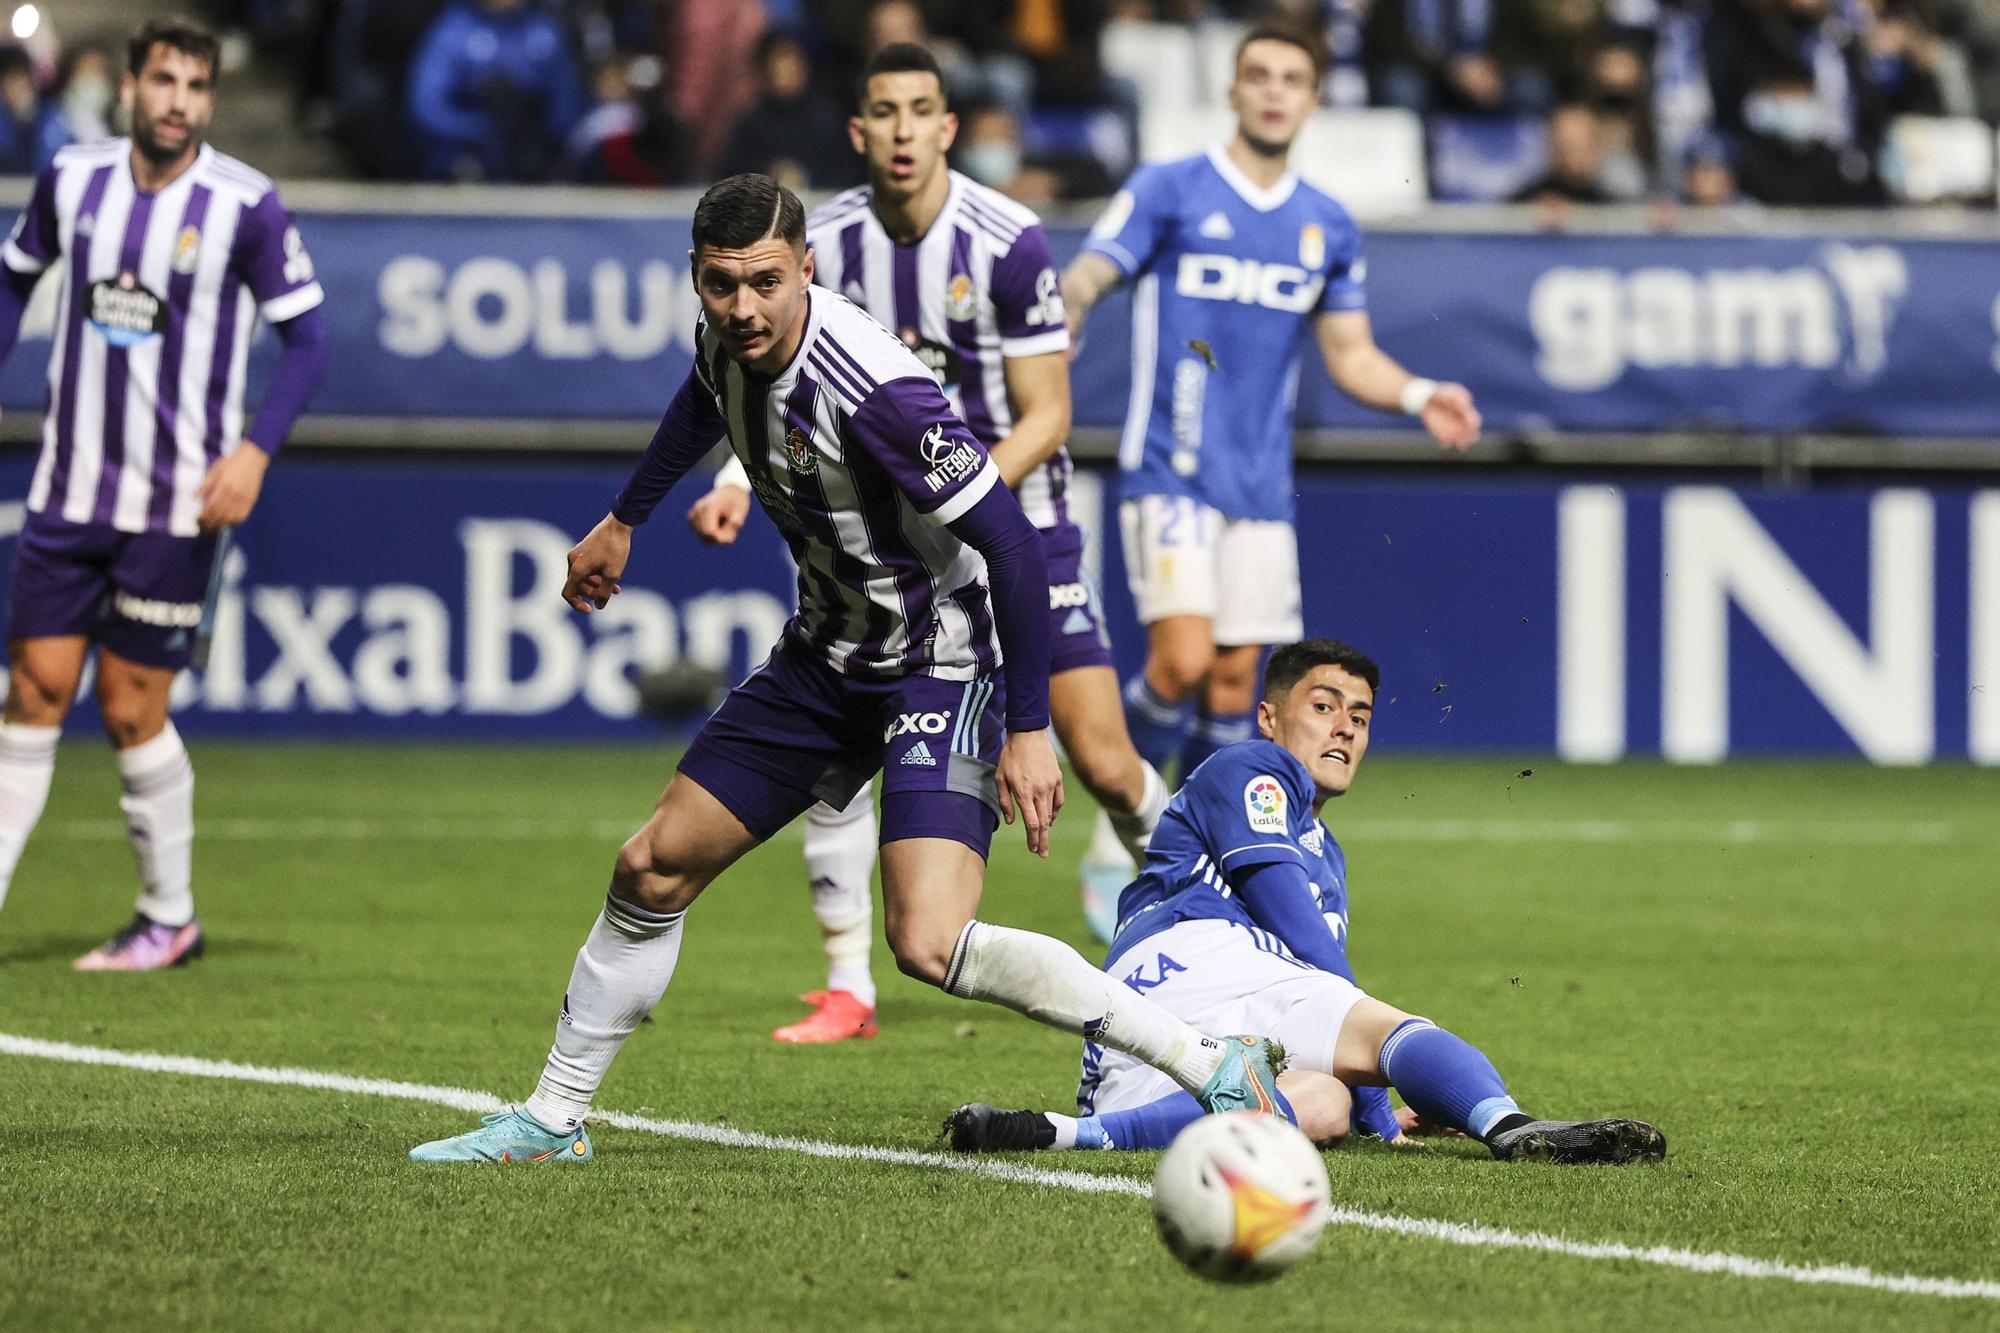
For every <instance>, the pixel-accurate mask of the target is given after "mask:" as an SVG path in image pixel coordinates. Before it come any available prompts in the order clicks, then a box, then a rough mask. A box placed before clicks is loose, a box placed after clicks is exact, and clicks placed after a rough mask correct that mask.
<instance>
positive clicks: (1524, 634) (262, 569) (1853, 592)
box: [0, 458, 2000, 763]
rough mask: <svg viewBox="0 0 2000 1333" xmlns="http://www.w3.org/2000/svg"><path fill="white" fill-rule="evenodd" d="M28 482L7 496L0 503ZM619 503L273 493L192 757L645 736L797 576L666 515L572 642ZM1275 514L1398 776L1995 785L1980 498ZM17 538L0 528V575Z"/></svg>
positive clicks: (200, 699)
mask: <svg viewBox="0 0 2000 1333" xmlns="http://www.w3.org/2000/svg"><path fill="white" fill-rule="evenodd" d="M27 472H28V468H27V464H26V462H25V461H23V460H21V459H19V458H14V459H9V460H7V461H6V462H4V463H0V494H4V495H20V494H21V493H23V491H24V489H25V487H26V482H27ZM623 472H624V469H623V468H622V467H620V466H617V465H615V464H611V465H607V464H588V465H584V464H555V463H550V464H525V463H514V464H507V465H494V464H490V463H484V464H475V463H471V462H457V463H454V462H425V463H412V464H388V463H380V462H365V463H364V462H360V461H333V462H320V461H309V460H304V459H289V460H284V461H282V462H281V463H280V465H279V466H278V467H277V468H275V469H274V470H273V472H272V474H271V478H270V481H269V484H268V486H267V488H266V492H265V498H264V500H263V502H262V505H261V506H260V508H259V509H258V512H257V515H256V517H255V518H254V520H253V521H252V522H251V524H250V525H249V526H248V528H247V529H246V530H245V532H244V533H243V535H242V539H241V541H240V543H239V546H238V553H237V555H236V556H235V557H234V558H233V559H232V561H231V564H230V570H229V579H228V584H227V593H226V596H225V599H224V602H223V614H222V616H221V617H220V621H219V630H218V634H217V637H216V640H215V646H214V652H213V656H212V658H211V662H210V667H209V670H208V672H207V673H206V675H205V676H204V677H202V678H201V679H199V680H197V679H195V678H193V677H192V676H185V677H183V679H182V682H181V686H180V696H179V704H180V708H181V712H180V716H181V718H182V719H183V726H184V728H185V729H186V730H187V731H188V732H189V733H190V734H205V735H263V736H304V735H317V736H426V737H453V738H506V737H549V738H556V737H560V738H566V739H577V740H608V739H617V738H631V737H642V738H643V737H650V736H653V735H655V734H657V733H656V730H655V728H654V727H653V725H652V724H651V723H648V722H646V721H644V720H635V719H634V718H633V716H632V714H633V711H634V706H635V702H636V701H635V698H634V695H633V691H632V689H631V687H630V685H629V683H628V677H627V673H628V670H629V669H630V668H631V667H632V666H633V665H635V664H660V663H665V662H670V661H673V660H676V659H680V658H686V659H688V660H691V661H696V662H701V663H705V664H708V665H713V666H717V667H719V668H721V669H723V670H725V671H727V672H729V673H731V674H732V677H733V676H736V675H740V674H741V673H742V672H743V671H745V670H746V669H747V668H748V666H749V664H750V663H752V662H754V661H756V660H759V659H760V658H761V656H762V654H763V652H764V651H765V649H766V648H767V647H768V645H769V644H770V643H771V642H772V641H773V640H774V638H775V636H776V634H777V632H778V629H779V627H780V626H781V625H782V623H783V621H784V619H785V617H786V615H787V614H788V613H789V610H790V606H791V596H792V592H791V583H790V572H789V569H788V567H787V562H786V558H785V556H784V553H783V548H782V546H781V544H780V543H779V541H778V539H777V537H776V534H775V533H774V532H773V531H772V529H771V528H770V526H769V525H768V524H767V523H765V522H764V521H763V519H762V518H761V517H758V518H755V519H753V521H752V524H751V526H750V527H749V528H748V529H747V530H746V532H745V534H744V536H743V538H742V539H741V540H740V541H739V542H738V543H737V544H736V545H735V546H734V547H730V548H724V549H721V550H710V549H705V548H703V547H701V546H700V545H699V544H698V543H696V542H695V540H694V539H693V537H692V536H691V535H690V534H689V533H688V532H687V530H686V528H685V526H684V525H683V524H682V523H681V522H680V521H679V518H678V516H679V514H680V513H681V512H682V511H683V509H684V501H686V500H688V499H691V498H692V492H689V493H688V494H686V495H681V496H676V497H672V498H670V499H669V501H668V503H667V504H666V505H664V506H663V507H662V509H661V511H660V515H659V517H658V518H656V519H655V521H654V522H653V523H652V524H651V525H649V526H648V527H647V528H646V529H644V530H643V531H642V532H641V534H640V537H639V540H638V543H637V548H636V555H635V559H634V564H633V568H632V571H631V572H630V574H629V576H628V577H627V579H626V587H627V589H628V591H627V592H626V593H625V594H624V595H623V596H622V597H620V598H619V599H618V600H617V601H615V602H614V603H613V608H612V610H611V612H609V613H607V614H599V615H593V616H591V617H588V618H585V617H582V616H577V615H575V614H573V613H571V612H569V611H568V610H567V609H566V608H565V607H564V606H563V605H562V603H561V602H560V600H559V599H558V598H557V595H556V594H557V589H558V588H559V587H560V585H561V582H562V573H563V556H564V552H565V551H566V550H567V548H568V547H569V545H570V544H571V542H572V541H573V540H574V539H575V537H576V536H577V535H580V534H581V533H582V532H584V531H585V530H586V529H587V528H588V527H589V526H590V524H592V523H593V522H595V521H596V519H597V518H598V517H600V516H601V515H602V514H603V512H604V510H605V508H606V506H607V504H608V502H609V498H610V496H611V495H612V493H613V492H614V491H615V490H616V488H617V486H618V484H619V483H620V482H621V481H622V479H623ZM1082 475H1083V476H1084V479H1085V481H1086V483H1087V484H1086V485H1085V486H1083V487H1082V488H1081V489H1082V493H1083V496H1084V504H1085V508H1086V510H1087V509H1088V508H1089V507H1090V506H1091V505H1092V504H1094V503H1095V497H1096V494H1097V487H1096V486H1095V485H1094V484H1088V483H1093V482H1094V481H1095V476H1094V474H1089V473H1085V474H1082ZM1300 514H1301V523H1302V533H1301V549H1302V555H1303V566H1304V571H1305V583H1306V600H1305V605H1306V615H1307V624H1308V627H1309V629H1310V630H1311V631H1312V632H1315V633H1332V634H1338V635H1340V636H1342V637H1345V638H1348V639H1351V640H1352V641H1353V642H1355V643H1356V644H1358V645H1360V646H1362V647H1363V648H1365V649H1366V650H1367V651H1369V652H1371V653H1373V654H1374V655H1376V656H1377V657H1378V658H1379V659H1380V661H1381V663H1382V665H1383V668H1384V671H1385V680H1384V685H1383V691H1382V698H1381V701H1380V710H1379V712H1378V719H1379V720H1378V729H1379V733H1380V734H1379V737H1378V740H1379V742H1380V743H1381V744H1384V745H1387V746H1390V747H1392V748H1394V749H1397V750H1422V751H1453V750H1458V751H1486V752H1491V751H1505V752H1510V753H1521V754H1531V753H1546V752H1549V751H1559V752H1561V753H1564V754H1567V755H1569V756H1571V757H1574V758H1579V759H1613V758H1617V757H1620V756H1623V755H1627V754H1633V755H1650V754H1664V755H1667V756H1668V757H1670V758H1674V759H1678V760H1683V761H1690V762H1701V761H1709V760H1715V759H1720V758H1723V757H1725V756H1727V755H1731V754H1777V753H1831V754H1850V755H1863V756H1867V757H1870V758H1873V759H1875V760H1877V761H1879V762H1885V763H1921V762H1925V761H1928V760H1930V759H1933V758H1960V757H1965V756H1971V757H1973V758H1975V759H1977V760H1980V761H1982V762H1987V763H2000V490H1993V491H1984V492H1977V491H1969V490H1957V489H1934V490H1924V489H1893V490H1867V489H1839V490H1831V491H1812V492H1772V493H1765V492H1744V491H1735V490H1730V489H1726V488H1719V487H1708V486H1678V487H1662V486H1643V487H1642V486H1631V487H1623V488H1614V487H1609V486H1601V485H1556V484H1549V483H1536V482H1524V483H1518V484H1501V483H1481V484H1438V483H1427V482H1411V481H1405V480H1394V479H1381V478H1371V477H1368V476H1366V475H1352V474H1350V475H1340V476H1337V475H1334V474H1331V473H1324V472H1322V473H1315V474H1312V475H1309V476H1307V477H1305V478H1303V479H1302V481H1301V498H1300ZM19 521H20V509H19V506H18V504H6V505H0V551H9V552H10V551H11V548H12V534H13V532H14V531H15V528H16V527H17V525H18V523H19ZM1095 526H1097V527H1100V528H1101V527H1102V526H1103V525H1102V523H1101V522H1100V523H1097V524H1096V525H1095ZM1113 546H1114V548H1115V543H1114V544H1113ZM1101 557H1102V563H1101V581H1102V583H1103V584H1104V587H1105V591H1106V595H1107V601H1108V603H1109V610H1110V615H1111V618H1112V624H1113V626H1114V631H1115V634H1116V635H1117V637H1118V640H1119V646H1120V649H1121V651H1122V655H1123V660H1124V662H1125V664H1126V667H1127V669H1128V670H1129V669H1131V668H1132V667H1133V666H1135V665H1136V658H1135V655H1136V650H1137V648H1138V646H1139V636H1138V633H1137V627H1136V625H1135V624H1134V622H1133V618H1132V611H1131V602H1130V599H1129V597H1128V596H1127V595H1126V593H1125V590H1124V587H1123V573H1122V569H1121V564H1120V560H1119V557H1118V552H1117V551H1116V550H1115V549H1109V550H1105V551H1103V552H1101Z"/></svg>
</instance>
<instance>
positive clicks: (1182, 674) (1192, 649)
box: [1146, 640, 1215, 701]
mask: <svg viewBox="0 0 2000 1333" xmlns="http://www.w3.org/2000/svg"><path fill="white" fill-rule="evenodd" d="M1214 664H1215V648H1214V647H1213V645H1210V644H1205V643H1200V642H1196V641H1193V640H1188V641H1180V640H1175V641H1173V642H1170V643H1164V644H1155V645H1153V651H1152V656H1151V658H1150V659H1149V660H1148V662H1147V664H1146V679H1147V680H1149V681H1151V682H1152V684H1153V687H1154V689H1156V690H1158V691H1159V692H1160V694H1162V695H1163V696H1165V697H1166V698H1168V699H1170V700H1176V701H1178V700H1182V699H1186V698H1188V697H1190V696H1191V695H1193V694H1194V692H1195V691H1196V690H1197V689H1199V688H1200V687H1201V683H1202V681H1203V679H1205V678H1206V677H1207V675H1208V669H1209V668H1210V667H1211V666H1213V665H1214Z"/></svg>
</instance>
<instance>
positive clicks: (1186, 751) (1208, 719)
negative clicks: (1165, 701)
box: [1155, 708, 1257, 782]
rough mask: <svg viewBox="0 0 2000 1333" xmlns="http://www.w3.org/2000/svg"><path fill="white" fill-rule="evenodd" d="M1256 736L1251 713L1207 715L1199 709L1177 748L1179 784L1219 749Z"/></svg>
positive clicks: (1255, 723)
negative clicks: (1178, 754) (1181, 743)
mask: <svg viewBox="0 0 2000 1333" xmlns="http://www.w3.org/2000/svg"><path fill="white" fill-rule="evenodd" d="M1256 734H1257V716H1256V714H1254V713H1220V714H1211V713H1210V712H1209V711H1208V710H1207V709H1206V708H1204V709H1202V710H1201V711H1199V712H1198V713H1196V715H1195V719H1194V725H1193V726H1192V727H1190V728H1188V738H1187V742H1186V744H1184V745H1182V746H1181V781H1183V782H1186V781H1187V775H1188V774H1190V773H1192V772H1194V771H1195V769H1197V768H1199V767H1200V766H1201V762H1202V761H1203V760H1204V759H1206V758H1208V757H1209V756H1210V755H1212V754H1214V753H1215V752H1216V751H1217V750H1220V749H1221V748H1222V747H1223V746H1225V745H1234V744H1236V742H1238V741H1247V740H1249V739H1250V738H1251V737H1252V736H1255V735H1256ZM1155 767H1158V765H1155Z"/></svg>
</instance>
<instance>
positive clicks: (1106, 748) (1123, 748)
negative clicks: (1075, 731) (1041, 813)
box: [1069, 736, 1144, 811]
mask: <svg viewBox="0 0 2000 1333" xmlns="http://www.w3.org/2000/svg"><path fill="white" fill-rule="evenodd" d="M1069 762H1070V767H1071V768H1072V769H1074V770H1075V771H1076V780H1077V781H1078V782H1080V783H1082V784H1083V787H1084V790H1085V791H1088V792H1089V793H1090V794H1091V796H1092V797H1093V798H1094V799H1095V800H1096V801H1097V803H1098V804H1099V805H1103V806H1106V807H1109V808H1110V809H1112V810H1115V811H1126V810H1130V809H1132V808H1133V806H1135V805H1136V804H1137V803H1138V800H1139V794H1140V790H1141V789H1142V788H1143V786H1144V783H1143V780H1142V779H1141V777H1140V768H1139V762H1140V761H1139V756H1138V755H1137V754H1136V753H1135V752H1134V751H1133V750H1132V747H1131V745H1130V743H1129V742H1128V743H1125V744H1120V743H1118V742H1117V741H1109V742H1107V741H1106V740H1105V739H1103V738H1102V737H1097V736H1092V737H1090V738H1088V739H1087V740H1085V741H1084V743H1083V744H1080V745H1077V746H1074V747H1073V748H1071V749H1070V751H1069Z"/></svg>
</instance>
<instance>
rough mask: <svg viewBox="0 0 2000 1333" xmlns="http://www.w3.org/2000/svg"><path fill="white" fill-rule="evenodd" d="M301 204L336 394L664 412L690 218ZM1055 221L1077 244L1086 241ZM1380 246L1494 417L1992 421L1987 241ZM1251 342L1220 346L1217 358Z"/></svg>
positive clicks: (1375, 422) (1107, 417) (1395, 336)
mask: <svg viewBox="0 0 2000 1333" xmlns="http://www.w3.org/2000/svg"><path fill="white" fill-rule="evenodd" d="M300 225H301V228H302V230H303V232H304V234H305V236H306V239H307V242H308V244H309V246H310V248H311V251H312V254H313V257H314V259H315V261H316V262H317V264H318V268H319V273H320V277H321V280H322V282H323V283H324V284H325V286H326V288H327V291H328V292H329V293H330V299H329V300H328V303H327V313H328V317H329V318H330V320H331V322H332V325H333V332H334V368H333V372H332V376H331V378H330V380H329V381H328V383H327V386H326V388H325V389H324V391H323V392H322V393H321V394H320V396H319V399H318V402H317V404H316V408H317V410H319V411H322V412H327V413H339V414H352V415H389V416H398V415H405V416H459V417H488V416H512V417H527V418H550V419H574V418H592V417H596V418H634V419H637V418H647V419H650V418H653V417H656V416H657V415H658V414H659V412H660V410H661V409H662V408H663V406H664V405H665V403H666V400H667V399H668V397H670V396H671V394H672V392H673V389H674V388H675V387H676V386H677V385H678V383H679V381H680V379H681V377H682V376H684V375H685V374H686V372H687V368H688V365H689V359H688V343H689V338H690V335H691V330H692V328H693V324H694V317H695V313H696V308H697V307H696V301H695V296H694V293H693V291H692V289H691V288H690V286H689V284H688V282H687V278H686V261H685V254H686V249H687V244H688V235H689V227H688V222H687V219H686V218H684V217H667V218H658V219H642V218H613V217H604V218H579V217H534V216H527V217H522V216H478V215H471V216H467V215H457V214H454V215H449V216H409V215H391V214H375V213H350V212H337V213H336V212H327V213H310V212H308V213H304V214H302V215H301V218H300ZM1051 235H1052V240H1053V242H1054V245H1055V249H1056V252H1057V254H1058V256H1059V257H1062V258H1067V257H1068V256H1069V255H1070V254H1071V253H1073V252H1074V250H1075V249H1076V247H1077V245H1078V244H1079V243H1080V241H1081V239H1082V231H1081V229H1080V228H1077V227H1075V226H1062V227H1056V228H1053V229H1052V233H1051ZM1368 253H1369V279H1368V280H1369V288H1370V291H1371V309H1372V312H1373V314H1374V318H1375V321H1376V326H1377V333H1378V336H1379V338H1380V340H1381V342H1382V344H1383V345H1384V346H1385V347H1387V348H1388V349H1389V350H1390V351H1391V352H1393V353H1394V354H1395V355H1397V356H1399V357H1401V358H1403V359H1404V360H1405V361H1407V362H1409V363H1410V364H1412V365H1413V366H1415V367H1418V368H1420V369H1421V370H1423V371H1424V372H1425V373H1429V374H1433V375H1438V376H1448V377H1453V378H1457V379H1462V380H1464V381H1465V382H1466V383H1467V384H1469V385H1471V386H1472V388H1473V389H1474V391H1475V392H1476V393H1477V394H1478V396H1479V399H1480V403H1481V406H1482V407H1483V408H1484V410H1485V412H1486V416H1487V419H1488V421H1489V422H1490V423H1492V425H1493V426H1494V427H1495V428H1497V429H1500V430H1516V429H1530V428H1537V429H1538V428H1556V429H1565V430H1574V431H1651V430H1660V429H1665V428H1670V427H1682V426H1688V427H1703V426H1712V427H1726V428H1734V429H1743V430H1750V431H1785V430H1819V431H1860V432H1868V433H1884V434H1894V435H1950V436H1966V435H1982V434H1995V433H2000V408H1996V403H2000V392H1997V391H2000V246H1994V245H1992V244H1990V243H1977V242H1969V241H1948V240H1903V239H1898V240H1894V241H1887V240H1882V239H1879V238H1870V237H1862V236H1853V237H1841V236H1837V235H1829V236H1814V237H1793V238H1785V237H1768V236H1740V237H1715V236H1708V237H1688V236H1673V235H1643V236H1564V237H1552V236H1543V235H1500V234H1476V233H1475V234H1465V233H1429V232H1387V231H1385V232H1381V233H1378V234H1376V235H1374V236H1373V237H1372V238H1371V239H1370V241H1369V250H1368ZM1129 325H1130V319H1129V314H1128V311H1127V307H1126V304H1125V301H1124V299H1123V297H1122V296H1121V297H1117V298H1114V299H1113V301H1112V302H1111V303H1110V304H1108V305H1107V306H1106V308H1105V309H1104V310H1103V311H1101V312H1100V313H1099V314H1098V315H1097V317H1096V318H1095V319H1094V320H1093V322H1092V325H1091V331H1090V336H1089V337H1088V339H1087V340H1086V346H1085V347H1084V350H1083V352H1082V355H1081V356H1080V357H1079V359H1078V361H1077V363H1076V403H1077V420H1078V422H1079V424H1082V425H1089V426H1115V425H1118V424H1119V423H1120V420H1121V418H1122V414H1123V412H1124V409H1125V402H1126V386H1127V382H1128V377H1127V355H1128V351H1127V349H1128V347H1129V342H1130V339H1129V331H1130V330H1129ZM42 338H43V341H41V342H39V343H38V342H37V341H35V340H34V338H33V336H32V332H31V336H30V338H29V340H28V341H27V343H26V345H25V346H24V347H23V349H22V350H21V352H19V353H17V354H16V355H15V356H14V357H13V358H12V359H11V362H10V364H9V365H8V366H7V367H6V369H5V372H4V374H0V402H4V403H5V404H6V405H7V406H8V407H9V408H19V407H28V406H33V405H36V404H39V403H40V402H41V401H42V393H43V391H42V388H41V376H42V373H43V369H44V367H45V365H46V348H47V344H46V334H45V333H44V334H43V335H42ZM1235 350H1236V349H1231V348H1216V349H1214V351H1215V355H1216V357H1217V359H1218V361H1219V363H1220V365H1221V366H1222V368H1223V373H1224V374H1227V373H1228V364H1229V360H1230V357H1231V355H1232V353H1233V352H1234V351H1235ZM260 355H261V356H262V357H264V358H265V359H266V361H268V358H269V357H271V356H272V355H273V350H272V340H271V339H270V338H269V337H268V336H267V337H265V338H264V339H263V345H262V346H261V348H260ZM1316 361H1317V358H1315V357H1309V358H1308V366H1309V369H1308V371H1307V373H1306V374H1305V376H1304V377H1303V378H1302V381H1301V387H1300V412H1301V421H1302V422H1303V423H1304V424H1306V425H1308V426H1324V427H1336V428H1338V427H1370V428H1374V429H1381V428H1384V427H1394V426H1397V425H1398V424H1406V423H1399V422H1398V421H1397V420H1395V419H1392V418H1389V417H1384V416H1381V415H1379V414H1376V413H1372V412H1369V411H1366V410H1364V409H1360V408H1356V407H1354V406H1353V405H1352V404H1350V403H1348V402H1346V401H1345V400H1344V399H1342V398H1341V397H1340V396H1339V394H1338V393H1336V392H1335V391H1334V390H1333V388H1332V387H1331V385H1329V384H1328V383H1327V382H1326V379H1325V377H1324V375H1323V374H1322V373H1321V372H1320V370H1319V369H1318V366H1317V364H1316ZM254 382H255V380H254V377H253V383H254Z"/></svg>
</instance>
